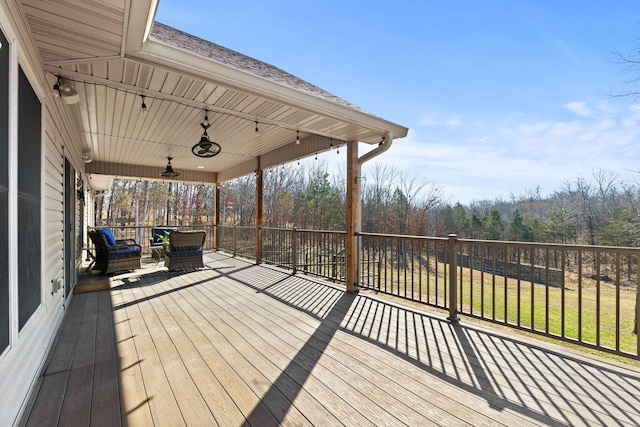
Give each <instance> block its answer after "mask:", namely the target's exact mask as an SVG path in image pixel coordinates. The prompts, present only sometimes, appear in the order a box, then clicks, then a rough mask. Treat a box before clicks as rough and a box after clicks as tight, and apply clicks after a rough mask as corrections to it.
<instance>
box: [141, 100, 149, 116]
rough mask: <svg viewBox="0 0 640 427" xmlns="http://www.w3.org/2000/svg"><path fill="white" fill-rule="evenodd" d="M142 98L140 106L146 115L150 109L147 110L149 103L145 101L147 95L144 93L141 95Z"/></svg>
mask: <svg viewBox="0 0 640 427" xmlns="http://www.w3.org/2000/svg"><path fill="white" fill-rule="evenodd" d="M140 98H142V105H141V106H140V108H141V109H142V114H144V115H145V116H146V115H147V113H148V111H147V104H145V102H144V99H145V96H144V95H140Z"/></svg>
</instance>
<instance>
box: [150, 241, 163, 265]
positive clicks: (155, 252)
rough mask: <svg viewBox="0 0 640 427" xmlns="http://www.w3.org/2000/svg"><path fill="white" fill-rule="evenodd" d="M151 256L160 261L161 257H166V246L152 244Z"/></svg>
mask: <svg viewBox="0 0 640 427" xmlns="http://www.w3.org/2000/svg"><path fill="white" fill-rule="evenodd" d="M151 257H152V258H153V259H157V260H158V261H160V258H164V246H162V245H161V244H160V245H151Z"/></svg>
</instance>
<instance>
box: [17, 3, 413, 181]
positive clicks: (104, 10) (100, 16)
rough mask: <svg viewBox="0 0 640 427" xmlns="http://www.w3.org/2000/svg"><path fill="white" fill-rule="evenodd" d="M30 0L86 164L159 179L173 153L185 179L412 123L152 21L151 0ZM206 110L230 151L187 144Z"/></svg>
mask: <svg viewBox="0 0 640 427" xmlns="http://www.w3.org/2000/svg"><path fill="white" fill-rule="evenodd" d="M22 7H23V11H24V15H25V16H26V19H27V22H28V23H29V26H30V28H31V32H32V36H33V39H34V42H35V44H36V46H37V48H38V49H39V53H40V56H41V59H42V61H43V65H44V69H45V70H46V71H48V72H49V73H50V75H49V76H48V80H49V81H50V84H51V86H53V85H54V83H55V82H56V78H57V77H56V76H60V77H62V78H63V79H65V80H66V81H67V82H68V83H70V84H71V85H72V86H73V87H75V89H76V90H77V92H78V94H79V96H80V101H79V102H78V103H77V104H73V105H66V104H65V105H64V106H63V108H66V109H67V110H68V112H69V114H70V116H71V118H72V121H73V122H74V123H75V127H76V129H75V130H74V131H75V132H76V133H77V135H78V141H80V143H81V145H82V147H79V149H80V150H81V151H83V152H86V153H88V155H89V156H90V157H91V158H92V159H93V162H92V163H88V164H86V172H88V173H98V174H106V175H118V176H131V177H146V178H156V179H157V178H159V173H160V171H162V170H163V169H164V167H165V165H166V163H167V159H166V158H167V157H168V156H171V157H173V160H172V165H173V167H174V169H176V170H178V171H179V172H181V176H180V179H181V180H182V179H184V180H186V181H196V182H198V181H199V182H216V181H224V180H227V179H232V178H234V177H237V176H241V175H244V174H246V173H250V172H252V171H254V170H256V169H258V168H267V167H270V166H273V165H277V164H282V163H286V162H289V161H292V160H295V159H297V158H300V157H304V156H306V155H309V154H312V153H315V152H318V151H323V150H327V149H329V148H330V146H331V145H333V146H336V145H338V144H344V143H345V142H346V141H348V140H358V141H361V142H366V143H370V144H375V143H378V142H380V141H381V139H382V138H383V137H384V135H385V134H386V133H387V132H391V133H392V134H393V135H394V137H395V138H402V137H404V136H406V133H407V129H406V128H404V127H402V126H400V125H397V124H394V123H391V122H388V121H386V120H383V119H381V118H379V117H375V116H373V115H371V114H369V113H367V112H365V111H363V110H361V109H360V108H358V107H356V106H354V105H352V104H350V103H348V102H346V101H344V100H342V99H340V98H338V97H335V96H333V95H331V94H329V93H328V92H326V91H324V90H322V89H320V88H318V87H316V86H313V85H311V84H309V83H307V82H304V81H302V80H300V79H298V78H296V77H295V76H292V75H290V74H288V73H286V72H284V71H282V70H280V69H278V68H276V67H273V66H271V65H269V64H265V63H262V62H260V61H257V60H254V59H252V58H249V57H246V56H244V55H242V54H239V53H237V52H233V51H230V50H228V49H225V48H223V47H221V46H218V45H215V44H213V43H210V42H207V41H205V40H202V39H199V38H196V37H194V36H191V35H189V34H186V33H183V32H181V31H178V30H175V29H173V28H170V27H167V26H164V25H162V24H158V23H155V24H154V25H153V26H152V25H151V22H153V16H154V14H155V7H156V2H155V1H152V0H136V1H135V2H134V1H128V0H108V1H101V2H97V1H88V0H85V1H81V0H75V1H66V2H63V3H60V2H51V1H49V0H23V1H22ZM141 95H144V96H145V104H146V106H147V110H148V114H146V115H145V114H143V112H142V108H141V105H142V97H141ZM57 102H61V103H62V101H61V100H57ZM204 110H209V122H210V123H211V125H212V126H211V127H210V128H209V130H208V134H209V136H210V137H211V139H212V140H213V141H215V142H217V143H219V144H220V145H221V146H222V152H221V153H220V154H219V155H217V156H215V157H212V158H204V159H203V158H199V157H196V156H195V155H194V154H192V152H191V147H192V146H193V145H194V144H195V143H197V142H198V141H199V140H200V136H201V135H202V127H201V126H200V123H201V122H202V121H203V118H204V115H205V112H204ZM256 122H258V128H259V136H256V134H255V128H256ZM296 131H299V135H300V139H301V141H302V143H301V144H299V145H297V144H295V140H296Z"/></svg>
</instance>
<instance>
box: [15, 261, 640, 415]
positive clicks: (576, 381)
mask: <svg viewBox="0 0 640 427" xmlns="http://www.w3.org/2000/svg"><path fill="white" fill-rule="evenodd" d="M206 264H207V265H208V266H209V267H208V268H207V269H205V270H201V271H196V272H191V273H168V272H163V271H155V272H153V271H152V272H146V271H143V272H142V274H141V273H140V272H139V271H138V272H137V273H138V274H137V275H135V274H133V275H131V274H130V275H125V276H120V277H115V278H113V282H112V287H111V290H105V291H98V292H91V293H82V294H77V295H75V296H74V299H73V302H72V303H71V306H70V307H69V309H68V313H67V316H66V319H65V322H64V326H63V329H62V331H61V334H60V336H59V338H58V342H57V345H56V347H55V348H54V349H53V351H52V353H51V356H50V359H49V361H48V363H47V365H46V367H45V370H44V372H43V374H42V377H41V378H40V382H39V390H38V392H37V395H36V396H35V398H34V399H33V401H32V404H31V405H30V408H29V411H28V413H26V414H25V416H24V419H23V424H24V425H28V426H38V427H44V426H51V425H60V426H70V425H78V426H88V425H99V426H103V425H104V426H110V425H129V426H154V425H157V426H163V425H164V426H172V427H173V426H180V425H188V426H214V425H220V426H241V425H251V426H272V425H273V426H275V425H321V426H328V425H331V426H333V425H347V426H360V425H372V426H373V425H375V426H380V425H389V426H400V425H409V426H427V425H429V426H430V425H442V426H453V425H455V426H462V425H472V426H482V425H485V426H489V425H491V426H495V425H505V426H510V427H511V426H518V425H520V426H524V425H572V426H574V425H576V426H577V425H606V426H613V425H639V424H640V371H639V370H637V369H634V368H626V367H621V366H620V365H619V364H616V363H611V362H607V361H603V360H600V359H597V358H595V357H587V356H582V355H579V354H577V353H576V352H571V351H566V350H563V349H560V348H559V347H557V346H555V345H553V344H546V343H542V342H537V341H533V340H530V339H523V338H521V337H518V336H516V335H510V334H509V333H505V332H503V331H498V330H495V329H492V328H491V327H490V326H489V325H487V326H484V325H482V326H478V325H477V324H471V323H469V322H465V321H464V320H463V322H461V323H460V324H459V325H457V326H455V325H452V324H450V323H449V322H447V321H446V320H445V318H444V316H440V315H439V314H432V313H428V312H422V311H417V310H414V309H411V308H408V307H405V306H402V305H398V304H396V303H391V302H388V301H385V299H384V298H383V297H378V296H376V295H374V294H373V293H371V292H369V291H367V292H360V293H359V294H348V293H345V292H343V291H342V289H341V288H338V287H335V286H332V285H330V284H326V283H322V282H319V281H314V280H309V279H308V278H305V277H304V276H292V275H290V274H289V273H287V272H284V271H280V270H278V269H273V268H268V267H264V266H256V265H254V264H251V263H248V262H245V261H243V260H239V259H234V258H229V257H227V256H225V255H223V254H212V255H211V258H209V259H208V261H207V262H206ZM115 279H119V280H115Z"/></svg>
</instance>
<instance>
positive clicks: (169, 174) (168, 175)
mask: <svg viewBox="0 0 640 427" xmlns="http://www.w3.org/2000/svg"><path fill="white" fill-rule="evenodd" d="M172 159H173V157H167V160H168V161H169V162H168V163H167V167H166V169H165V170H164V171H163V172H160V176H161V177H163V178H176V177H177V176H179V175H180V174H179V173H178V172H176V171H174V170H173V167H172V166H171V160H172Z"/></svg>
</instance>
